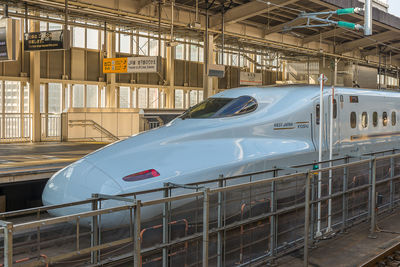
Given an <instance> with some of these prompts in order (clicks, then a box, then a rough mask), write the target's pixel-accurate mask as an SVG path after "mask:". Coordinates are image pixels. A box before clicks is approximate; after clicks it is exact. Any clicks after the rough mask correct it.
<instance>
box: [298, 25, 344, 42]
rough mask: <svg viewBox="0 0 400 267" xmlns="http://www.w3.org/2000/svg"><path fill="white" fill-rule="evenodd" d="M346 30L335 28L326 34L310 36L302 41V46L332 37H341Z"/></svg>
mask: <svg viewBox="0 0 400 267" xmlns="http://www.w3.org/2000/svg"><path fill="white" fill-rule="evenodd" d="M346 31H347V30H346V29H343V28H335V29H333V30H330V31H326V32H321V33H318V34H314V35H311V36H308V37H306V38H304V39H303V44H308V43H310V42H317V41H319V40H324V39H326V38H330V37H333V36H338V35H341V34H342V33H344V32H346Z"/></svg>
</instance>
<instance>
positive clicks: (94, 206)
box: [90, 194, 99, 264]
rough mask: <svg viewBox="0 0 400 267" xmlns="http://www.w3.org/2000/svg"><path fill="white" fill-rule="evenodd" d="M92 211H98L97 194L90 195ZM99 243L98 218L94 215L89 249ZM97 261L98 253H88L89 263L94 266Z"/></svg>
mask: <svg viewBox="0 0 400 267" xmlns="http://www.w3.org/2000/svg"><path fill="white" fill-rule="evenodd" d="M92 198H93V200H92V210H93V211H95V210H97V209H98V198H99V195H98V194H92ZM98 243H99V224H98V216H97V215H94V216H93V217H92V223H91V229H90V245H91V247H94V246H97V245H98ZM98 261H99V252H98V251H92V252H90V263H92V264H95V263H97V262H98Z"/></svg>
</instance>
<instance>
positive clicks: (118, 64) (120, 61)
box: [103, 57, 128, 73]
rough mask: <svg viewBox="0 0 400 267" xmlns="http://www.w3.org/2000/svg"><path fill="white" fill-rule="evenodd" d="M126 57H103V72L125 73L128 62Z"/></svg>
mask: <svg viewBox="0 0 400 267" xmlns="http://www.w3.org/2000/svg"><path fill="white" fill-rule="evenodd" d="M127 61H128V60H127V58H126V57H119V58H105V59H103V73H127V71H128V64H127Z"/></svg>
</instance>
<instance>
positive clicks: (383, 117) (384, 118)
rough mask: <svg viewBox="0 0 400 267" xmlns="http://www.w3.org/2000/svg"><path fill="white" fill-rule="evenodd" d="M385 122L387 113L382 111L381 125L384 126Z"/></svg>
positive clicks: (386, 121)
mask: <svg viewBox="0 0 400 267" xmlns="http://www.w3.org/2000/svg"><path fill="white" fill-rule="evenodd" d="M387 123H388V118H387V113H386V112H383V114H382V124H383V126H386V125H387Z"/></svg>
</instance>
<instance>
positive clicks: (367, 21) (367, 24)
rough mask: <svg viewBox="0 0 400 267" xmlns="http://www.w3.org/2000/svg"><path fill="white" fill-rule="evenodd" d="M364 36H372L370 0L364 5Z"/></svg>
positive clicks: (366, 0)
mask: <svg viewBox="0 0 400 267" xmlns="http://www.w3.org/2000/svg"><path fill="white" fill-rule="evenodd" d="M364 35H367V36H368V35H372V0H365V4H364Z"/></svg>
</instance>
